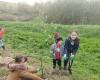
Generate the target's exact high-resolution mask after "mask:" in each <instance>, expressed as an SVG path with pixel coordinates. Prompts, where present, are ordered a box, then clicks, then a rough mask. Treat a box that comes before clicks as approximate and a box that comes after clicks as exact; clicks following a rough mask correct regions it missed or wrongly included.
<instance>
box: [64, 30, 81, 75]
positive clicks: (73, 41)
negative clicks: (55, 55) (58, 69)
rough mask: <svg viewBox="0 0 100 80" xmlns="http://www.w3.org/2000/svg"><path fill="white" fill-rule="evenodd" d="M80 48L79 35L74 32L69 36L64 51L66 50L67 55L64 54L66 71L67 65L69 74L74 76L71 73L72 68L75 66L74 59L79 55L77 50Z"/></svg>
mask: <svg viewBox="0 0 100 80" xmlns="http://www.w3.org/2000/svg"><path fill="white" fill-rule="evenodd" d="M78 48H79V37H78V34H77V33H76V32H75V31H72V32H71V33H70V34H69V37H68V39H66V40H65V45H64V50H65V54H64V69H65V70H66V69H67V65H68V64H69V65H68V70H69V72H70V73H71V74H72V72H71V67H72V64H73V60H74V57H75V55H76V53H77V50H78Z"/></svg>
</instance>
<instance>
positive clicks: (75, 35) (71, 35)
mask: <svg viewBox="0 0 100 80" xmlns="http://www.w3.org/2000/svg"><path fill="white" fill-rule="evenodd" d="M70 37H71V39H72V40H75V39H76V38H77V33H76V32H72V33H71V34H70Z"/></svg>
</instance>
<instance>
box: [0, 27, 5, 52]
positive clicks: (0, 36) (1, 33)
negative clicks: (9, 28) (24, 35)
mask: <svg viewBox="0 0 100 80" xmlns="http://www.w3.org/2000/svg"><path fill="white" fill-rule="evenodd" d="M3 36H4V29H3V28H0V48H3V50H5V46H4V44H3Z"/></svg>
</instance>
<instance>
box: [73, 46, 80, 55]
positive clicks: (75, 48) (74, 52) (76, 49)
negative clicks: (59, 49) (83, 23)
mask: <svg viewBox="0 0 100 80" xmlns="http://www.w3.org/2000/svg"><path fill="white" fill-rule="evenodd" d="M78 48H79V44H77V45H75V47H74V49H73V51H72V54H74V55H75V54H76V52H77V51H78Z"/></svg>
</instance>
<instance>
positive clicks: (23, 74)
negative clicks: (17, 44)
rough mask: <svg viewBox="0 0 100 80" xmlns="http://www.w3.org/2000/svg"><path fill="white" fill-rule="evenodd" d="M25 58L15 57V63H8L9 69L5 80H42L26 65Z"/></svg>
mask: <svg viewBox="0 0 100 80" xmlns="http://www.w3.org/2000/svg"><path fill="white" fill-rule="evenodd" d="M26 62H27V57H24V56H16V58H15V63H9V64H8V68H9V69H10V73H9V75H8V77H7V80H19V79H20V78H21V79H22V78H27V79H31V80H43V79H42V78H40V77H39V76H37V75H36V74H34V73H35V72H37V70H34V69H33V68H30V67H29V66H28V65H26Z"/></svg>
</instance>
